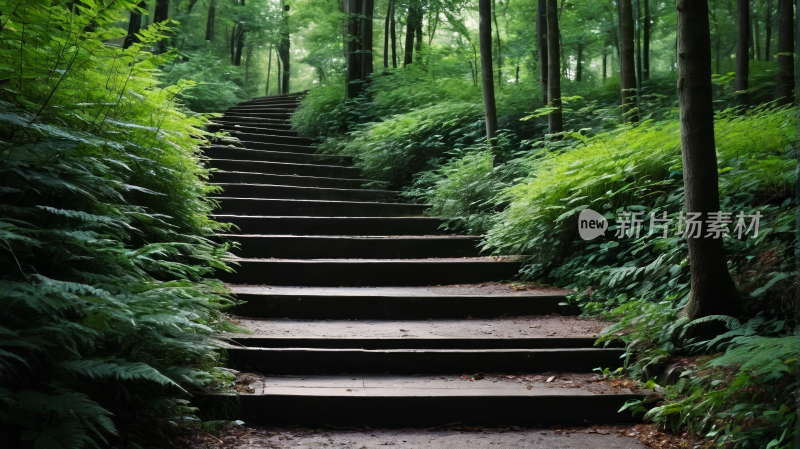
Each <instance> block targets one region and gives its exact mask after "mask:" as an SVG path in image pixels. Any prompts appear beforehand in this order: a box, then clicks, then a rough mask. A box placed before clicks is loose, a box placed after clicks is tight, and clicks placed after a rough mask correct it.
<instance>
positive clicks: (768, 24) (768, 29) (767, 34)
mask: <svg viewBox="0 0 800 449" xmlns="http://www.w3.org/2000/svg"><path fill="white" fill-rule="evenodd" d="M764 39H765V41H766V42H764V60H765V61H772V55H771V54H770V52H769V46H770V43H772V0H767V17H766V19H765V20H764Z"/></svg>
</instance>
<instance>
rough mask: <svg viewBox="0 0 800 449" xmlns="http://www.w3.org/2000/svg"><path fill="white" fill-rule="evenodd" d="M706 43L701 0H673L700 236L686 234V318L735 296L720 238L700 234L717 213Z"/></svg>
mask: <svg viewBox="0 0 800 449" xmlns="http://www.w3.org/2000/svg"><path fill="white" fill-rule="evenodd" d="M712 92H713V89H712V84H711V42H710V29H709V24H708V2H707V0H689V1H682V2H678V99H679V105H680V107H679V110H680V130H681V152H682V154H683V184H684V191H685V192H684V195H685V204H686V211H687V212H692V213H700V214H701V215H700V216H699V217H698V220H701V223H703V225H702V226H701V228H702V229H701V233H700V237H694V236H687V240H688V243H689V266H690V268H691V291H690V293H689V302H688V303H687V304H686V307H685V308H684V309H683V311H682V315H684V316H687V317H689V318H690V319H696V318H701V317H704V316H708V315H716V314H719V315H731V314H733V310H735V306H736V305H737V303H738V301H739V299H740V296H739V292H738V291H737V290H736V287H735V285H734V284H733V280H732V279H731V276H730V274H729V272H728V266H727V258H726V257H725V247H724V246H723V240H722V239H721V238H716V239H715V238H711V237H706V236H705V235H706V230H707V227H708V226H707V224H706V223H707V220H710V219H711V217H710V216H709V214H710V213H712V212H719V187H718V181H719V176H718V171H717V154H716V150H715V145H714V106H713V103H712Z"/></svg>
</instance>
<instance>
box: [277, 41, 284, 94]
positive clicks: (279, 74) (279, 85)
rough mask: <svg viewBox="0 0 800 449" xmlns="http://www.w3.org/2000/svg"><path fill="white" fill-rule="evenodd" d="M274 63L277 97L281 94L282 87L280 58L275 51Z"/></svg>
mask: <svg viewBox="0 0 800 449" xmlns="http://www.w3.org/2000/svg"><path fill="white" fill-rule="evenodd" d="M275 61H277V63H278V95H280V94H282V93H283V86H281V75H282V73H281V57H280V55H279V54H278V52H277V51H275Z"/></svg>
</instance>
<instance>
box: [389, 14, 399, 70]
mask: <svg viewBox="0 0 800 449" xmlns="http://www.w3.org/2000/svg"><path fill="white" fill-rule="evenodd" d="M391 1H392V19H391V21H390V22H389V37H390V38H391V40H392V67H394V68H395V69H396V68H397V24H396V22H395V11H396V9H397V5H396V4H395V0H391Z"/></svg>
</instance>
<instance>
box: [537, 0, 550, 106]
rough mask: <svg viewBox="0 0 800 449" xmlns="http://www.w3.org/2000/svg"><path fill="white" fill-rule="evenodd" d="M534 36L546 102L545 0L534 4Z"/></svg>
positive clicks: (543, 102) (543, 101) (545, 101)
mask: <svg viewBox="0 0 800 449" xmlns="http://www.w3.org/2000/svg"><path fill="white" fill-rule="evenodd" d="M536 38H537V46H538V49H539V77H540V78H539V82H540V83H541V86H542V104H544V105H546V104H547V71H548V66H547V0H538V2H537V6H536Z"/></svg>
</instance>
